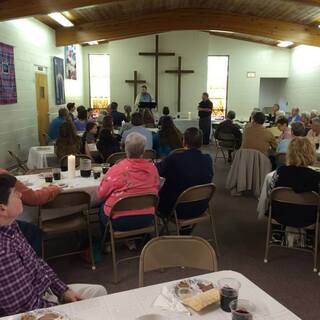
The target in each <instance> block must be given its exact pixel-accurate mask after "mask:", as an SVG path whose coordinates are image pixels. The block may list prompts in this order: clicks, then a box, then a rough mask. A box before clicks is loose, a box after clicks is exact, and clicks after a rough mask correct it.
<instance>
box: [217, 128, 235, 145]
mask: <svg viewBox="0 0 320 320" xmlns="http://www.w3.org/2000/svg"><path fill="white" fill-rule="evenodd" d="M217 140H218V144H219V146H220V147H224V148H231V149H234V148H235V146H236V143H237V141H236V138H235V136H234V134H233V133H227V132H219V136H218V139H217Z"/></svg>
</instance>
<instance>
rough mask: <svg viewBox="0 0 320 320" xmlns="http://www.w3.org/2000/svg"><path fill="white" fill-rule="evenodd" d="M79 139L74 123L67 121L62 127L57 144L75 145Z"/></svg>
mask: <svg viewBox="0 0 320 320" xmlns="http://www.w3.org/2000/svg"><path fill="white" fill-rule="evenodd" d="M77 138H78V136H77V132H76V128H75V126H74V124H73V122H72V121H66V122H64V123H62V124H61V125H60V127H59V134H58V139H57V142H61V143H65V144H73V143H75V142H76V141H77Z"/></svg>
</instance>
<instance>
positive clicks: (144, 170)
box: [97, 132, 160, 231]
mask: <svg viewBox="0 0 320 320" xmlns="http://www.w3.org/2000/svg"><path fill="white" fill-rule="evenodd" d="M146 142H147V140H146V138H145V137H144V136H143V135H141V134H139V133H136V132H133V133H130V134H129V135H128V136H127V138H126V142H125V152H126V154H127V159H124V160H122V161H120V162H119V163H117V164H115V165H114V166H112V167H111V168H110V169H109V170H108V172H107V174H106V175H105V176H104V177H103V180H102V181H101V183H100V186H99V188H98V191H97V194H98V196H99V198H101V199H102V200H104V201H105V204H104V208H103V212H100V221H101V223H102V224H103V225H104V226H105V225H106V224H107V222H108V219H109V215H110V210H111V207H112V206H113V204H114V203H115V202H117V201H118V200H119V199H120V198H122V197H125V196H129V195H136V194H143V193H156V194H157V193H158V191H159V186H160V177H159V174H158V172H157V169H156V167H155V166H154V164H153V162H152V161H151V160H146V159H143V158H142V157H143V153H144V151H145V146H146ZM154 214H155V211H154V208H145V209H141V210H136V211H134V212H133V211H121V212H120V211H119V212H117V213H116V214H115V215H114V216H113V217H112V218H113V219H112V226H113V229H114V230H118V231H128V230H131V229H138V228H144V227H147V226H149V225H151V224H152V223H153V219H154Z"/></svg>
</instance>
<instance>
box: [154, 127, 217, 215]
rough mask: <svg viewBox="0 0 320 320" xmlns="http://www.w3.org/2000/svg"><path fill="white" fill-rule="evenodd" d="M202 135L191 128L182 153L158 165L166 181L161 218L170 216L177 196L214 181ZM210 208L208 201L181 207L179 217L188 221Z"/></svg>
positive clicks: (161, 202)
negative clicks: (193, 187)
mask: <svg viewBox="0 0 320 320" xmlns="http://www.w3.org/2000/svg"><path fill="white" fill-rule="evenodd" d="M202 139H203V137H202V132H201V130H199V129H197V128H189V129H187V130H186V131H185V133H184V147H185V148H186V151H185V152H183V153H178V154H173V155H169V156H168V157H167V158H165V159H164V160H163V161H161V162H160V163H159V164H158V171H159V175H160V176H161V177H163V178H165V179H166V180H165V183H164V185H163V187H162V188H161V189H160V192H159V197H160V202H159V212H160V216H162V217H167V216H168V215H169V214H170V213H171V211H172V208H173V206H174V203H175V201H176V200H177V198H178V196H179V195H180V194H181V193H182V192H183V191H184V190H186V189H187V188H189V187H192V186H196V185H200V184H206V183H210V182H211V181H212V178H213V164H212V159H211V157H210V155H208V154H203V153H202V152H201V150H200V148H201V145H202ZM207 208H208V201H198V202H193V203H186V204H181V205H179V206H178V208H177V214H178V217H179V218H182V219H188V218H193V217H198V216H200V215H201V214H202V213H203V212H204V211H205V210H206V209H207Z"/></svg>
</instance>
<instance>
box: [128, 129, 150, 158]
mask: <svg viewBox="0 0 320 320" xmlns="http://www.w3.org/2000/svg"><path fill="white" fill-rule="evenodd" d="M146 143H147V139H146V137H145V136H143V135H142V134H140V133H137V132H132V133H130V134H128V136H127V138H126V141H125V147H124V149H125V152H126V154H127V158H128V159H140V158H142V157H143V153H144V150H145V147H146Z"/></svg>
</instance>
